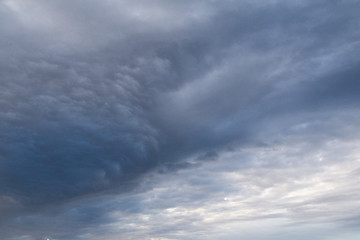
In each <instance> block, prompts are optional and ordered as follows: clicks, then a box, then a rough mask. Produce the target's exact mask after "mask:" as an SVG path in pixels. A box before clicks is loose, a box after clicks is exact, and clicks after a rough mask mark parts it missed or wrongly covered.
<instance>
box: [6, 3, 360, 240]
mask: <svg viewBox="0 0 360 240" xmlns="http://www.w3.org/2000/svg"><path fill="white" fill-rule="evenodd" d="M358 10H359V3H358V2H356V1H347V2H345V1H331V2H329V1H317V2H310V1H292V2H287V1H242V2H234V1H201V0H200V1H181V2H180V1H178V2H169V1H162V0H158V1H152V2H151V3H150V2H148V1H136V2H134V1H127V0H123V1H112V0H109V1H103V2H99V1H92V0H90V1H86V2H84V1H51V2H49V1H41V0H32V1H25V0H6V1H1V2H0V20H1V22H2V23H3V24H1V26H0V32H1V37H0V47H1V49H2V54H1V57H0V68H1V71H0V92H1V93H0V108H1V109H2V111H1V113H0V141H1V144H0V205H1V206H0V210H1V214H0V223H1V226H0V229H2V230H1V232H2V233H1V234H2V235H0V236H1V237H2V238H5V237H6V238H9V239H14V240H16V239H39V238H42V237H43V236H45V235H46V236H59V239H72V234H74V235H76V236H77V237H73V238H74V239H81V238H85V239H99V238H100V237H99V235H101V234H103V235H106V234H107V233H110V232H111V231H112V230H110V229H108V228H107V226H108V225H107V224H110V225H111V223H112V222H116V220H114V219H113V218H112V217H109V216H108V215H107V213H108V212H117V211H119V212H120V213H119V214H120V215H119V216H120V217H124V216H126V218H125V219H133V218H136V217H138V216H142V215H141V213H143V212H147V211H148V209H147V208H144V206H147V207H148V208H149V209H150V210H149V212H148V215H149V216H145V218H146V217H150V218H152V217H153V216H156V215H157V214H158V213H157V212H156V211H160V212H161V211H164V209H168V208H171V207H173V208H176V207H177V206H183V207H184V208H186V207H189V208H191V209H193V208H196V207H197V208H199V206H198V205H204V208H206V204H210V205H211V204H213V202H212V199H213V198H214V197H217V194H223V192H221V189H222V188H223V183H222V184H219V185H217V183H216V182H217V181H219V180H218V178H217V176H216V171H210V173H211V174H210V173H209V172H208V171H207V170H203V168H202V167H203V166H205V169H206V165H209V166H212V164H215V166H216V169H218V170H219V171H222V170H223V171H225V172H226V171H227V170H226V169H228V168H230V169H231V168H232V167H233V164H234V165H236V166H237V169H238V171H242V170H241V169H246V168H249V167H250V168H254V169H255V170H254V171H255V172H256V174H260V175H261V177H260V178H263V179H254V178H252V179H253V180H252V182H251V184H254V182H256V181H267V179H269V181H270V180H272V179H271V178H270V177H267V176H266V174H272V173H273V172H276V170H275V169H274V168H279V169H283V168H287V167H289V166H298V167H299V168H300V169H301V168H302V167H304V164H305V165H306V166H307V165H308V164H310V165H311V164H313V162H312V161H310V163H309V162H307V161H305V162H304V160H303V157H304V156H305V155H303V154H304V151H305V152H310V153H309V154H315V152H316V151H317V150H316V147H317V148H319V149H323V152H325V153H326V154H335V153H334V152H331V151H330V150H328V146H327V144H329V142H331V141H330V140H331V139H341V141H342V142H346V141H350V142H351V141H355V139H356V138H357V136H356V135H355V134H353V133H354V132H356V131H357V130H358V129H357V126H356V122H357V119H358V118H357V117H358V115H359V113H358V110H357V106H358V104H359V97H358V94H357V93H358V92H359V90H360V89H359V86H360V84H359V83H358V80H357V79H358V76H359V71H358V69H359V60H358V57H357V56H358V55H359V36H360V33H359V30H358V29H359V28H358V24H359V17H358ZM290 136H291V137H290ZM329 139H330V140H329ZM289 141H290V142H289ZM292 141H298V144H299V145H304V146H305V147H304V148H299V149H295V150H294V149H293V147H292V146H293V145H291V144H292ZM285 143H288V144H289V145H287V144H285ZM349 144H350V143H349ZM354 144H355V143H354ZM279 145H283V147H284V148H289V150H288V151H287V156H286V157H285V156H283V155H281V156H280V157H278V156H274V158H276V160H274V161H272V160H271V161H269V160H266V161H265V160H264V162H263V163H261V164H260V165H261V167H265V168H269V169H272V170H271V171H270V170H269V173H266V172H265V173H263V172H261V169H258V170H256V168H257V167H259V166H257V165H256V164H257V162H258V161H259V160H258V158H259V157H258V156H256V154H255V153H251V154H250V155H249V156H246V157H240V159H239V160H238V161H239V163H238V162H237V161H236V164H235V163H234V162H233V160H231V161H230V163H229V161H228V162H227V161H225V160H222V159H223V157H222V155H221V154H220V153H224V152H231V151H234V149H242V148H244V149H246V148H249V147H250V148H252V147H258V148H271V147H276V146H279ZM345 145H346V144H343V145H341V146H342V148H340V149H339V151H340V152H343V153H344V152H345V151H344V150H343V149H345ZM350 145H351V144H350ZM328 152H330V153H328ZM315 155H316V154H315ZM288 157H289V158H290V160H288ZM352 157H353V156H352ZM350 158H351V157H350ZM260 159H261V157H260ZM329 159H332V160H331V161H332V163H331V164H335V165H336V164H337V163H339V164H340V163H342V162H344V164H346V163H348V162H347V160H346V161H345V160H343V159H342V158H341V157H340V156H337V157H333V158H331V157H329ZM329 161H330V160H329ZM349 162H351V161H350V160H349ZM254 164H255V165H254ZM262 164H264V166H263V165H262ZM317 164H319V166H318V167H319V168H320V169H321V168H322V166H323V165H322V163H321V164H320V163H317ZM336 166H339V167H341V166H340V165H336ZM181 169H182V170H184V171H190V172H191V171H193V174H194V175H195V176H193V177H190V180H189V181H190V182H186V183H183V182H181V181H182V180H178V179H175V180H171V181H173V184H175V185H179V184H180V185H181V184H184V186H187V187H188V188H189V189H190V190H191V193H189V192H187V191H190V190H189V189H186V188H185V187H184V190H181V189H180V190H179V189H176V190H167V192H168V191H170V192H174V195H172V196H170V197H169V198H170V199H169V200H167V198H166V197H164V200H163V201H160V200H159V201H158V200H156V201H155V200H154V201H153V200H151V194H152V192H153V193H154V194H155V193H156V191H157V190H156V188H155V187H154V184H155V183H149V182H147V181H150V182H151V181H153V180H151V179H152V178H151V177H150V178H149V175H148V174H150V173H151V174H152V173H156V174H159V176H162V179H164V180H162V181H165V182H166V181H167V180H168V179H169V178H170V179H171V177H170V176H169V174H170V175H171V174H175V176H176V172H177V171H179V170H181ZM194 169H195V170H194ZM197 170H199V171H198V172H197ZM244 171H245V170H244ZM257 171H258V172H257ZM292 171H295V172H296V169H294V170H291V171H290V172H292ZM195 172H197V173H195ZM325 172H326V171H325ZM302 173H303V175H301V174H300V175H298V176H296V177H298V178H302V177H303V176H306V174H307V173H305V172H302ZM262 174H265V176H263V175H262ZM314 174H315V173H314ZM319 174H320V173H319ZM188 177H189V176H179V178H180V179H183V178H186V179H187V178H188ZM252 177H254V176H252ZM346 179H348V178H346ZM169 181H170V180H169ZM273 181H275V180H273ZM279 181H280V180H279ZM294 181H295V180H294ZM324 181H325V180H324ZM347 181H349V182H350V179H348V180H347ZM325 182H327V181H325ZM156 184H160V185H161V183H156ZM156 184H155V185H156ZM256 184H257V183H256ZM256 184H255V185H256ZM269 184H270V185H271V184H273V185H276V184H275V183H274V182H272V181H270V182H269ZM343 185H346V183H345V182H344V184H343ZM196 186H201V189H203V190H202V191H199V192H196V190H192V188H196ZM152 187H154V189H152ZM288 187H289V189H282V190H283V191H290V188H292V187H294V188H296V187H297V186H293V185H291V186H288ZM168 188H169V186H167V187H166V188H165V189H168ZM300 188H301V187H300ZM170 189H171V188H170ZM228 190H229V191H230V192H231V191H233V190H231V189H228ZM261 190H264V189H263V188H261ZM265 190H266V189H265ZM177 191H178V193H177ZM279 191H280V190H279ZM353 191H355V190H354V189H351V191H350V190H349V191H344V192H341V191H334V192H331V191H330V192H328V193H326V194H323V195H321V196H319V198H316V197H314V198H312V199H311V204H315V205H316V204H317V203H316V201H319V202H322V201H325V202H337V198H336V196H337V194H339V193H341V194H340V196H344V197H343V198H347V199H348V198H349V199H351V198H354V197H356V195H354V192H353ZM161 194H162V193H161ZM176 194H178V195H176ZM187 194H189V195H187ZM192 194H193V195H192ZM110 196H113V197H110ZM115 196H120V199H122V200H121V201H123V202H117V203H116V204H115V203H114V202H112V200H109V199H111V198H116V197H115ZM127 197H128V198H127ZM147 197H148V198H149V199H150V200H149V201H150V203H147V202H146V201H147V200H146V198H147ZM102 198H105V200H101V199H102ZM91 199H98V200H91ZM99 199H100V200H99ZM124 199H125V200H124ZM184 199H190V200H189V202H187V200H184ZM194 199H198V200H197V201H195V202H194ZM316 199H318V200H316ZM340 199H341V197H340ZM208 200H209V201H208ZM102 201H104V202H105V203H104V204H102V203H101V202H102ZM108 201H110V203H109V204H107V203H108ZM114 201H115V202H116V201H118V200H114ZM190 203H191V204H190ZM197 204H198V205H197ZM309 204H310V203H309ZM309 204H305V205H304V203H301V204H300V205H296V204H295V205H294V206H291V209H292V210H293V211H295V212H300V213H301V214H302V213H303V212H304V214H303V215H304V216H305V217H304V218H309V216H311V217H312V216H313V215H311V214H310V213H309V214H310V215H307V213H308V212H307V209H306V207H307V206H308V205H309ZM290 205H291V204H290ZM351 206H352V205H351ZM264 208H266V207H264ZM273 208H274V206H273V205H271V206H268V209H273ZM209 211H210V212H211V210H209ZM211 213H213V212H211ZM114 214H115V213H114ZM124 214H125V215H124ZM144 214H145V213H144ZM214 214H215V215H216V214H217V213H214ZM272 214H275V215H277V214H278V213H269V214H268V215H269V216H270V217H271V216H273V215H272ZM301 214H294V216H296V218H297V219H300V218H301V217H299V216H300V215H301ZM316 214H317V212H315V215H316ZM115 215H116V214H115ZM280 215H281V214H280ZM345 215H346V214H345ZM281 216H282V215H281ZM143 217H144V216H143ZM162 217H164V216H162ZM162 217H161V219H167V217H168V216H167V215H166V216H165V217H164V218H162ZM187 217H189V218H187ZM262 217H264V218H266V217H267V215H261V216H255V218H256V219H259V221H260V219H261V218H262ZM344 217H349V219H350V218H351V217H353V219H356V216H344ZM49 219H52V220H51V221H52V222H54V224H53V225H52V226H50V225H49ZM331 219H332V220H334V219H333V218H331ZM337 219H340V217H336V218H335V220H337ZM141 221H143V220H141ZM141 221H140V220H137V221H136V222H137V224H138V223H140V222H141ZM197 221H199V224H200V222H201V226H202V224H204V222H203V219H202V218H201V217H196V216H192V215H191V216H183V218H182V217H179V216H178V219H177V221H175V222H176V224H175V225H171V224H170V225H171V226H170V225H166V226H164V228H156V229H158V230H154V231H158V232H157V233H154V234H155V235H159V234H160V235H163V234H164V232H165V231H168V232H181V231H184V229H189V231H191V229H192V227H193V226H190V225H191V224H190V225H189V222H197ZM205 222H206V221H205ZM235 222H236V221H235ZM143 223H144V224H145V222H143ZM73 224H77V225H76V226H78V230H75V228H74V227H73V226H74V225H73ZM134 224H135V223H134ZM98 225H104V226H105V227H104V228H101V227H100V228H99V229H100V230H98V231H99V232H97V233H95V232H91V231H88V230H86V229H90V228H91V227H94V228H95V226H98ZM135 225H136V224H135ZM147 226H151V225H146V224H145V228H147ZM46 229H47V230H46ZM64 229H65V231H68V232H69V233H68V235H63V232H64ZM132 229H133V227H132V226H128V228H127V227H124V228H123V229H122V230H123V231H124V232H127V231H129V234H130V235H132V234H133V235H132V238H133V239H135V238H136V237H135V236H137V235H136V234H135V232H134V231H133V230H132ZM199 229H200V227H199ZM102 231H103V232H102ZM107 231H109V232H107ZM194 231H195V230H194ZM196 231H203V230H196ZM146 233H147V234H150V233H149V232H146V231H145V230H144V231H142V230H139V231H138V234H139V236H138V237H140V238H143V237H144V235H141V234H146ZM114 234H120V233H118V232H116V233H114ZM165 235H166V234H165ZM165 235H163V236H162V237H168V238H169V239H171V238H173V239H187V237H186V236H185V235H179V236H175V235H174V236H170V235H171V234H170V235H169V236H165ZM235 235H236V234H235ZM235 235H234V236H235ZM81 236H82V237H81ZM114 236H115V235H114ZM199 236H200V235H199ZM217 236H219V235H217ZM12 237H14V238H12ZM128 238H130V237H128ZM228 238H229V239H231V236H228ZM199 239H204V237H199ZM206 239H209V238H206ZM249 239H251V238H250V237H249ZM323 239H327V238H325V237H324V238H323Z"/></svg>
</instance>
